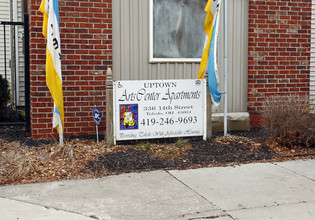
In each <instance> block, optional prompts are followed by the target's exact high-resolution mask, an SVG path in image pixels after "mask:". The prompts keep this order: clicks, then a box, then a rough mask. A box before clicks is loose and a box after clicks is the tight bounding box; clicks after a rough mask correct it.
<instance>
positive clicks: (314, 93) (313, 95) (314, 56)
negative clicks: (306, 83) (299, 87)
mask: <svg viewBox="0 0 315 220" xmlns="http://www.w3.org/2000/svg"><path fill="white" fill-rule="evenodd" d="M311 32H312V36H311V76H310V104H311V106H312V108H313V110H314V111H315V0H312V28H311Z"/></svg>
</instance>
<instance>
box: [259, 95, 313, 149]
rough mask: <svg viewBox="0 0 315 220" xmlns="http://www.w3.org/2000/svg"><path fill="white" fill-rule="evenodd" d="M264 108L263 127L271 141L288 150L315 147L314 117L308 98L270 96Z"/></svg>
mask: <svg viewBox="0 0 315 220" xmlns="http://www.w3.org/2000/svg"><path fill="white" fill-rule="evenodd" d="M264 107H265V108H264V110H263V116H264V127H265V128H266V131H267V132H268V133H269V134H270V138H271V140H272V141H275V142H276V143H278V144H280V145H283V146H287V147H289V148H293V147H294V146H303V147H312V146H313V147H314V146H315V115H314V113H310V109H309V97H308V96H299V95H289V96H271V97H268V98H266V100H265V103H264Z"/></svg>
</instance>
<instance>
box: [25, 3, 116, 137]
mask: <svg viewBox="0 0 315 220" xmlns="http://www.w3.org/2000/svg"><path fill="white" fill-rule="evenodd" d="M40 3H41V0H28V12H29V16H30V18H29V20H30V77H31V129H32V135H33V138H46V137H52V136H55V137H56V136H58V134H57V132H56V131H55V130H53V129H52V111H53V101H52V98H51V95H50V93H49V90H48V88H47V86H46V81H45V80H46V79H45V58H46V57H45V53H46V51H45V48H46V44H45V38H44V36H43V35H42V14H41V13H40V12H38V8H39V5H40ZM111 8H112V3H111V0H75V1H74V0H59V10H60V12H59V13H60V33H61V52H62V61H61V63H62V75H63V94H64V106H65V107H64V110H65V136H72V135H88V134H95V123H94V122H93V116H92V109H93V106H94V105H97V106H98V107H99V108H100V110H101V112H102V115H103V116H104V117H103V121H102V123H101V126H100V127H99V130H100V132H103V133H104V132H105V110H106V109H105V106H106V103H105V100H106V94H105V85H106V76H105V74H106V69H107V67H111V65H112V14H111V13H112V9H111Z"/></svg>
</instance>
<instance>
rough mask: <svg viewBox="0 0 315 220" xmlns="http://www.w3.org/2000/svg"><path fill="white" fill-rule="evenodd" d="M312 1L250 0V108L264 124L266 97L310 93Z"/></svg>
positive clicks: (253, 122)
mask: <svg viewBox="0 0 315 220" xmlns="http://www.w3.org/2000/svg"><path fill="white" fill-rule="evenodd" d="M310 42H311V0H266V1H265V0H264V1H262V0H250V1H249V61H248V68H249V71H248V109H249V113H250V117H251V118H250V119H251V126H252V127H254V126H259V125H260V123H261V118H262V117H261V114H260V111H261V109H262V108H263V100H264V98H265V97H266V96H270V95H274V94H290V93H298V94H309V87H310V82H309V81H310Z"/></svg>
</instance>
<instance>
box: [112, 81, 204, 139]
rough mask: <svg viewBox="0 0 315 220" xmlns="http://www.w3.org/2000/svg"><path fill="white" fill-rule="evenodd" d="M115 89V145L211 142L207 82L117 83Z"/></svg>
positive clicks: (115, 82)
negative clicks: (186, 139)
mask: <svg viewBox="0 0 315 220" xmlns="http://www.w3.org/2000/svg"><path fill="white" fill-rule="evenodd" d="M113 88H114V101H113V102H114V117H113V118H114V142H116V140H118V141H120V140H121V141H122V140H136V139H153V138H170V137H191V136H203V138H204V139H206V138H207V129H206V128H207V123H206V122H207V117H206V108H207V105H206V95H205V94H206V93H205V91H206V83H205V80H203V79H197V80H196V79H192V80H143V81H114V86H113Z"/></svg>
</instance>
